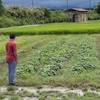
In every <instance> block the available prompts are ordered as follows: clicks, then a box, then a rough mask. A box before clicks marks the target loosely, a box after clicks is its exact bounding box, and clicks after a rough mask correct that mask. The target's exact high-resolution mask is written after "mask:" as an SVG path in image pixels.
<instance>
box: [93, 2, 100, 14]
mask: <svg viewBox="0 0 100 100" xmlns="http://www.w3.org/2000/svg"><path fill="white" fill-rule="evenodd" d="M94 9H95V10H96V12H97V13H98V14H100V2H99V3H98V4H97V6H96V7H95V8H94Z"/></svg>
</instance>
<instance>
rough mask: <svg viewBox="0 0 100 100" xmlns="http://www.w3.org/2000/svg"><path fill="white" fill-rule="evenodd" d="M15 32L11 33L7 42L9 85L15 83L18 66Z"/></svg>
mask: <svg viewBox="0 0 100 100" xmlns="http://www.w3.org/2000/svg"><path fill="white" fill-rule="evenodd" d="M15 37H16V36H15V34H10V36H9V38H10V40H8V41H7V43H6V62H7V64H8V80H9V85H15V82H14V78H15V75H16V66H17V47H16V43H15V42H14V40H15Z"/></svg>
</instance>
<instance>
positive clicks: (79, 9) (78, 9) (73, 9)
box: [67, 8, 88, 12]
mask: <svg viewBox="0 0 100 100" xmlns="http://www.w3.org/2000/svg"><path fill="white" fill-rule="evenodd" d="M67 11H79V12H88V10H86V9H82V8H71V9H68V10H67Z"/></svg>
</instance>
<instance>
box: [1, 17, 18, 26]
mask: <svg viewBox="0 0 100 100" xmlns="http://www.w3.org/2000/svg"><path fill="white" fill-rule="evenodd" d="M16 25H19V22H16V21H15V20H13V19H12V18H9V17H7V16H5V15H3V16H1V17H0V27H11V26H16Z"/></svg>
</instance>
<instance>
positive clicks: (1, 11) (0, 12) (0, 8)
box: [0, 0, 4, 15]
mask: <svg viewBox="0 0 100 100" xmlns="http://www.w3.org/2000/svg"><path fill="white" fill-rule="evenodd" d="M3 10H4V8H3V5H2V0H0V15H1V14H2V13H3Z"/></svg>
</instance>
